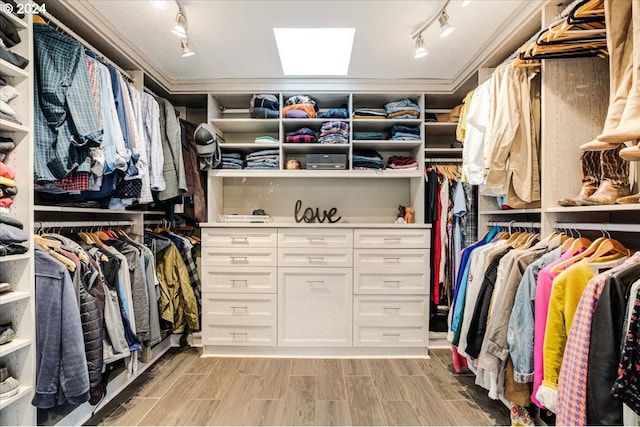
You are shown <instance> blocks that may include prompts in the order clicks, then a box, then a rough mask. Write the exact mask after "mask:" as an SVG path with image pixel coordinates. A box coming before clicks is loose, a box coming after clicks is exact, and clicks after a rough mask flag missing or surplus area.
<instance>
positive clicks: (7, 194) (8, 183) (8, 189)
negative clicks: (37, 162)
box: [0, 162, 18, 209]
mask: <svg viewBox="0 0 640 427" xmlns="http://www.w3.org/2000/svg"><path fill="white" fill-rule="evenodd" d="M15 179H16V174H15V172H14V171H13V170H12V169H11V168H10V167H9V166H7V165H6V164H4V163H2V162H0V208H7V209H8V208H10V207H11V205H12V204H13V199H14V198H15V196H16V194H18V187H16V183H15V181H14V180H15Z"/></svg>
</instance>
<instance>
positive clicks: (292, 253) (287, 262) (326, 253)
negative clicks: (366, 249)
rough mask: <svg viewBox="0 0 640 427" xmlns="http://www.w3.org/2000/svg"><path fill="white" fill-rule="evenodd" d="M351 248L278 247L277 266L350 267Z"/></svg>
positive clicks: (351, 259)
mask: <svg viewBox="0 0 640 427" xmlns="http://www.w3.org/2000/svg"><path fill="white" fill-rule="evenodd" d="M352 264H353V250H352V249H346V248H335V249H333V248H332V249H315V248H313V249H302V248H279V249H278V266H279V267H351V265H352Z"/></svg>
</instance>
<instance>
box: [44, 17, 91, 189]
mask: <svg viewBox="0 0 640 427" xmlns="http://www.w3.org/2000/svg"><path fill="white" fill-rule="evenodd" d="M33 39H34V57H35V64H36V66H35V79H34V86H35V91H34V101H35V111H34V116H35V120H34V141H35V177H36V180H37V181H54V180H56V179H60V178H64V177H65V176H67V175H68V174H69V172H71V171H73V170H76V171H79V172H88V171H89V169H90V166H91V165H90V159H89V148H90V147H92V146H93V147H95V146H98V145H100V143H101V141H102V129H100V126H99V121H98V113H97V111H96V107H95V104H94V98H93V95H92V94H91V82H90V79H89V72H88V70H87V62H86V60H85V54H84V49H83V48H82V46H81V45H80V43H78V42H77V41H75V40H73V39H72V38H70V37H67V36H65V35H63V34H61V33H59V32H58V31H56V30H54V29H53V28H51V27H49V26H48V25H42V24H36V25H34V26H33Z"/></svg>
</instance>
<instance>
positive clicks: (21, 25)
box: [0, 1, 29, 41]
mask: <svg viewBox="0 0 640 427" xmlns="http://www.w3.org/2000/svg"><path fill="white" fill-rule="evenodd" d="M0 4H5V3H4V2H1V1H0ZM0 14H2V16H4V17H5V18H7V19H8V20H9V21H11V23H12V24H13V26H14V27H16V30H18V31H20V30H26V29H27V28H28V27H29V26H28V24H27V23H26V22H25V21H23V20H22V19H20V18H18V17H17V16H16V15H14V14H13V13H6V12H0ZM23 41H24V40H23Z"/></svg>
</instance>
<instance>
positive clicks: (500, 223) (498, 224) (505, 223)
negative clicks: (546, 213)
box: [487, 221, 542, 229]
mask: <svg viewBox="0 0 640 427" xmlns="http://www.w3.org/2000/svg"><path fill="white" fill-rule="evenodd" d="M487 227H521V228H538V229H539V228H541V227H542V224H540V223H539V222H522V221H489V222H487Z"/></svg>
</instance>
